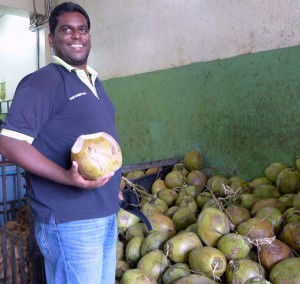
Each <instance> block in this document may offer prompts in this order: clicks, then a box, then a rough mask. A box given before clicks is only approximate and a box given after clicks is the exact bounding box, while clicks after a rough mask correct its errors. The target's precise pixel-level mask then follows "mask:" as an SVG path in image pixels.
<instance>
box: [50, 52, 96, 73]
mask: <svg viewBox="0 0 300 284" xmlns="http://www.w3.org/2000/svg"><path fill="white" fill-rule="evenodd" d="M53 63H56V64H59V65H61V66H63V67H65V68H66V69H67V70H68V71H69V72H71V71H73V70H74V71H79V70H80V69H77V68H74V67H73V66H71V65H70V64H68V63H66V62H65V61H63V60H62V59H61V58H59V57H58V56H56V55H53ZM86 70H87V71H88V72H89V74H91V75H93V76H95V77H97V76H98V73H97V71H96V70H94V69H93V68H92V67H90V66H89V65H87V66H86Z"/></svg>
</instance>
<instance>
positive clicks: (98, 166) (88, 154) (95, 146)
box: [71, 132, 122, 180]
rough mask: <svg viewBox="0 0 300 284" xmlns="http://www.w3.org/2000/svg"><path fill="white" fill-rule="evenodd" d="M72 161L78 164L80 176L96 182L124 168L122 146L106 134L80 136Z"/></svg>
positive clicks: (75, 145) (72, 151)
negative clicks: (99, 178)
mask: <svg viewBox="0 0 300 284" xmlns="http://www.w3.org/2000/svg"><path fill="white" fill-rule="evenodd" d="M71 159H72V161H76V162H77V163H78V169H79V172H80V174H81V175H82V176H83V177H84V178H86V179H90V180H96V179H97V178H98V177H101V176H104V175H106V174H108V173H110V172H113V171H116V170H117V169H119V168H120V167H121V166H122V152H121V149H120V146H119V144H118V143H117V141H116V140H115V139H114V138H113V137H112V136H111V135H109V134H108V133H105V132H98V133H94V134H88V135H81V136H79V137H78V138H77V139H76V141H75V143H74V145H73V147H72V149H71Z"/></svg>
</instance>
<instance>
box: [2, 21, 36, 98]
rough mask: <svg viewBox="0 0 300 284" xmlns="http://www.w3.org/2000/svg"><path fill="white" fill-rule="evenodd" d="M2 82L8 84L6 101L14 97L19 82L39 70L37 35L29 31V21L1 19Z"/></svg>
mask: <svg viewBox="0 0 300 284" xmlns="http://www.w3.org/2000/svg"><path fill="white" fill-rule="evenodd" d="M0 54H1V65H0V66H1V68H0V82H3V81H5V82H6V100H9V99H11V98H12V97H13V94H14V91H15V89H16V86H17V84H18V83H19V81H20V80H21V79H22V78H23V77H24V76H25V75H27V74H28V73H30V72H33V71H34V70H36V69H37V44H36V33H35V32H31V31H29V19H28V18H24V17H20V16H12V15H4V16H2V17H0Z"/></svg>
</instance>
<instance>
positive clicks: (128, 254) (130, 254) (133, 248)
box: [125, 237, 145, 267]
mask: <svg viewBox="0 0 300 284" xmlns="http://www.w3.org/2000/svg"><path fill="white" fill-rule="evenodd" d="M144 239H145V237H133V238H132V239H131V240H130V241H129V242H128V243H127V245H126V248H125V258H126V261H127V262H128V263H129V264H130V266H131V267H135V265H136V264H137V263H138V261H139V260H140V258H141V247H142V243H143V241H144Z"/></svg>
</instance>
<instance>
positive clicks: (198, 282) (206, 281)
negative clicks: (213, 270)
mask: <svg viewBox="0 0 300 284" xmlns="http://www.w3.org/2000/svg"><path fill="white" fill-rule="evenodd" d="M174 284H217V282H215V281H213V280H212V279H211V278H209V277H208V276H205V275H198V274H190V275H188V276H185V277H182V278H180V279H179V280H177V281H176V282H174Z"/></svg>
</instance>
